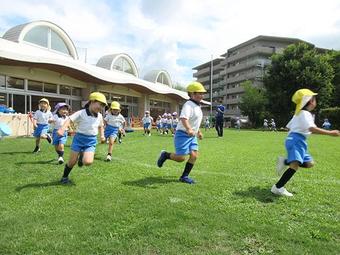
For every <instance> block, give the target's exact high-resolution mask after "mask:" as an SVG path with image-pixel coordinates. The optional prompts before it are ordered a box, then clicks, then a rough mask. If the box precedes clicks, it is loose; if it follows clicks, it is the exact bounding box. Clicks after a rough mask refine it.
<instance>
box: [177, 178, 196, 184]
mask: <svg viewBox="0 0 340 255" xmlns="http://www.w3.org/2000/svg"><path fill="white" fill-rule="evenodd" d="M179 181H180V182H184V183H188V184H195V183H196V182H195V181H194V180H193V179H191V178H189V177H188V176H182V177H181V178H179Z"/></svg>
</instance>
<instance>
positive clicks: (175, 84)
mask: <svg viewBox="0 0 340 255" xmlns="http://www.w3.org/2000/svg"><path fill="white" fill-rule="evenodd" d="M172 88H174V89H177V90H180V91H187V89H186V87H185V86H184V85H182V84H180V83H179V82H174V83H173V84H172Z"/></svg>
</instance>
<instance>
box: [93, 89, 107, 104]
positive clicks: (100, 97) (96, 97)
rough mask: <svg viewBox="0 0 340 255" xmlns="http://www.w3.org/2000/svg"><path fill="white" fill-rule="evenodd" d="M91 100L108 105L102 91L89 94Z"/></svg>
mask: <svg viewBox="0 0 340 255" xmlns="http://www.w3.org/2000/svg"><path fill="white" fill-rule="evenodd" d="M89 100H90V101H98V102H101V103H103V104H106V105H107V102H106V97H105V96H104V94H102V93H100V92H92V93H91V94H90V96H89Z"/></svg>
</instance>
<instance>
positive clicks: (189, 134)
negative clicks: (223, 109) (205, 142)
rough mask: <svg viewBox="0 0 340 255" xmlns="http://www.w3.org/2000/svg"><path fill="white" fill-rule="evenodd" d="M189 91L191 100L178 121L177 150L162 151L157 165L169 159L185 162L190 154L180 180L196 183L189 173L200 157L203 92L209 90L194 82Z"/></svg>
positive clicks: (160, 165) (186, 104)
mask: <svg viewBox="0 0 340 255" xmlns="http://www.w3.org/2000/svg"><path fill="white" fill-rule="evenodd" d="M187 92H188V94H189V97H190V100H188V101H187V102H186V103H185V104H184V105H183V108H182V111H181V114H180V117H179V119H180V122H179V123H178V126H177V131H176V133H175V137H174V142H175V149H176V152H175V153H169V152H166V151H161V154H160V156H159V158H158V161H157V166H158V167H162V166H163V164H164V162H165V161H166V160H167V159H170V160H173V161H177V162H183V161H184V160H185V156H186V155H190V157H189V159H188V161H187V163H186V165H185V168H184V171H183V174H182V176H181V177H180V178H179V180H180V181H181V182H184V183H188V184H195V181H194V180H193V179H191V178H189V174H190V172H191V170H192V168H193V167H194V164H195V162H196V159H197V157H198V142H197V137H198V138H199V139H202V138H203V135H202V133H201V131H200V130H199V127H200V125H201V122H202V118H203V114H202V110H201V106H200V102H201V101H202V99H203V94H204V93H205V92H207V91H206V90H205V89H204V87H203V85H202V84H201V83H199V82H192V83H190V84H189V85H188V87H187Z"/></svg>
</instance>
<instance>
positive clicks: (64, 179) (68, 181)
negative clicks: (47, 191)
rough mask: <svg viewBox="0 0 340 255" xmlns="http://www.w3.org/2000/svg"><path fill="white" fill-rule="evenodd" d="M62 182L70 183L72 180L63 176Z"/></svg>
mask: <svg viewBox="0 0 340 255" xmlns="http://www.w3.org/2000/svg"><path fill="white" fill-rule="evenodd" d="M60 183H61V184H68V183H70V180H69V178H68V177H62V178H61V180H60Z"/></svg>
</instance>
